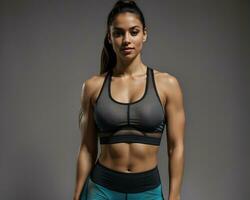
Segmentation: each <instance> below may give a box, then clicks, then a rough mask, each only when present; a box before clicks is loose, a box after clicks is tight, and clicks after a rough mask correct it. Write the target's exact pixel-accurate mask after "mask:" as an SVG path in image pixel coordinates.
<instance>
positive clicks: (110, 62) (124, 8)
mask: <svg viewBox="0 0 250 200" xmlns="http://www.w3.org/2000/svg"><path fill="white" fill-rule="evenodd" d="M123 12H131V13H134V14H136V15H137V16H138V17H139V20H140V21H141V23H142V25H143V30H144V29H145V27H146V25H145V19H144V16H143V14H142V11H141V10H140V8H139V7H138V6H137V4H136V3H135V1H133V0H119V1H117V2H116V3H115V5H114V6H113V8H112V10H111V11H110V13H109V15H108V19H107V30H106V36H105V38H104V47H103V49H102V53H101V70H100V74H102V73H105V72H106V71H109V70H110V69H112V68H113V67H114V66H115V65H116V54H115V52H114V50H113V47H112V44H110V43H109V41H108V32H109V27H110V25H111V24H112V22H113V21H114V19H115V17H116V16H117V15H118V14H120V13H123Z"/></svg>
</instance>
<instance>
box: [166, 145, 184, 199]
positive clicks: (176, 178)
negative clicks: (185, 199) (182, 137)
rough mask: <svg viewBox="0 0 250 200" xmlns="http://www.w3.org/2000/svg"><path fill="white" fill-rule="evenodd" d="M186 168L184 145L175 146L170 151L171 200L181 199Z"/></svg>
mask: <svg viewBox="0 0 250 200" xmlns="http://www.w3.org/2000/svg"><path fill="white" fill-rule="evenodd" d="M183 168H184V146H183V145H179V146H176V147H173V148H172V150H171V151H170V152H169V162H168V169H169V200H180V193H181V183H182V176H183Z"/></svg>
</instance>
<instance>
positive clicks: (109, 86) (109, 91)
mask: <svg viewBox="0 0 250 200" xmlns="http://www.w3.org/2000/svg"><path fill="white" fill-rule="evenodd" d="M112 74H113V71H112V70H110V74H109V77H108V79H109V81H108V94H109V97H110V99H111V100H112V101H114V102H115V103H118V104H121V105H132V104H135V103H138V102H140V101H142V100H143V99H144V97H145V96H146V94H147V90H148V79H149V67H148V66H146V84H145V85H144V92H143V95H142V97H141V98H139V99H137V100H136V101H133V102H121V101H118V100H116V99H114V98H113V97H112V95H111V79H112Z"/></svg>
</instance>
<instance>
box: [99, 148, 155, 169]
mask: <svg viewBox="0 0 250 200" xmlns="http://www.w3.org/2000/svg"><path fill="white" fill-rule="evenodd" d="M158 150H159V146H155V145H150V144H142V143H115V144H101V153H100V156H99V162H100V163H101V164H102V165H104V166H105V167H107V168H110V169H113V170H115V171H119V172H125V173H135V172H143V171H148V170H150V169H153V168H154V167H156V165H157V161H158V160H157V153H158Z"/></svg>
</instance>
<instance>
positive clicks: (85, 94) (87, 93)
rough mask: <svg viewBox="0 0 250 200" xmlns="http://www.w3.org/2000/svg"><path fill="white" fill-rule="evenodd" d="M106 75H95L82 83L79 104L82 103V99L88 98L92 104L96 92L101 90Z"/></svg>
mask: <svg viewBox="0 0 250 200" xmlns="http://www.w3.org/2000/svg"><path fill="white" fill-rule="evenodd" d="M106 75H107V72H105V73H103V74H100V75H99V74H95V75H92V76H90V77H89V78H88V79H86V80H85V81H84V82H83V83H82V89H81V102H83V99H84V98H85V99H87V98H88V99H89V100H90V101H91V103H94V101H95V96H96V93H98V91H99V90H100V89H101V87H102V85H103V82H104V79H105V77H106Z"/></svg>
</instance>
